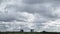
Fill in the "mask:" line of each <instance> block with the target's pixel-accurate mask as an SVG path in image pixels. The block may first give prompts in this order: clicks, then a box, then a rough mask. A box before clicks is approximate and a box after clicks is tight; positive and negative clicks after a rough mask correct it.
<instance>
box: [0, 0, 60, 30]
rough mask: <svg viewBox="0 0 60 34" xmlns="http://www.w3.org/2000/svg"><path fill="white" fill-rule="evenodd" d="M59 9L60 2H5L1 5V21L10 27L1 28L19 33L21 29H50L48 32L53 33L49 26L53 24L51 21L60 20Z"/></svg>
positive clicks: (42, 0) (20, 0)
mask: <svg viewBox="0 0 60 34" xmlns="http://www.w3.org/2000/svg"><path fill="white" fill-rule="evenodd" d="M58 7H60V1H59V0H9V1H4V2H2V4H1V5H0V21H2V22H1V24H6V23H7V22H8V23H7V24H8V27H7V26H4V25H2V26H1V27H2V28H3V29H6V31H15V30H16V31H17V30H19V29H20V28H22V29H24V30H29V29H32V28H33V29H35V31H42V30H46V29H48V30H46V31H50V30H51V31H52V29H50V28H51V27H50V26H48V25H50V24H52V23H50V22H49V21H52V20H54V21H56V20H57V19H60V15H59V13H60V12H59V11H60V10H58V9H60V8H58ZM47 22H48V23H47ZM12 24H13V25H12ZM29 24H30V25H29ZM54 24H55V23H54ZM21 25H22V27H21ZM52 26H53V25H52ZM55 27H56V26H54V28H55ZM2 28H0V29H2ZM54 28H53V29H54ZM49 29H50V30H49ZM54 31H55V30H54Z"/></svg>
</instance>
